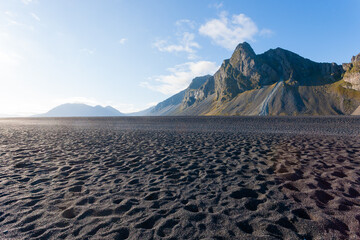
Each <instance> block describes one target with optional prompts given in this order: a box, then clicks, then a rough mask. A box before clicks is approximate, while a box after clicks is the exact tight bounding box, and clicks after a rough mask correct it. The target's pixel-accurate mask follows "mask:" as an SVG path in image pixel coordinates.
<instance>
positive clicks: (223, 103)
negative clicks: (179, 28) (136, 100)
mask: <svg viewBox="0 0 360 240" xmlns="http://www.w3.org/2000/svg"><path fill="white" fill-rule="evenodd" d="M356 59H357V57H353V61H352V64H350V65H349V66H348V69H344V68H343V66H339V65H337V64H335V63H316V62H313V61H311V60H309V59H306V58H303V57H301V56H299V55H297V54H295V53H293V52H290V51H287V50H284V49H281V48H276V49H270V50H268V51H266V52H265V53H263V54H259V55H256V54H255V52H254V51H253V49H252V48H251V46H250V45H249V44H248V43H246V42H245V43H242V44H239V45H238V46H237V47H236V49H235V51H234V53H233V54H232V56H231V58H230V59H227V60H224V61H223V63H222V65H221V67H220V69H219V70H218V71H217V72H216V73H215V74H214V76H206V77H202V78H201V79H202V81H203V84H202V85H201V84H195V85H193V83H192V84H191V85H190V86H189V88H188V89H186V90H184V91H182V92H180V93H178V94H176V95H175V96H173V97H171V98H169V99H167V100H165V101H164V102H162V103H159V104H158V105H157V106H156V107H155V108H154V109H153V111H152V112H151V115H338V114H351V113H353V112H354V111H355V109H356V108H357V107H358V106H359V105H360V91H357V89H356V86H357V85H356V83H353V82H354V80H351V83H349V82H346V79H347V78H346V77H347V76H350V77H352V78H351V79H354V77H353V75H350V73H351V74H354V72H355V74H356V73H357V72H356V71H357V66H358V65H357V60H356ZM359 59H360V57H359ZM355 63H356V64H355ZM346 66H347V65H346ZM354 69H355V70H354ZM348 72H350V73H348ZM356 76H357V75H356ZM342 78H344V79H342ZM355 78H356V77H355ZM194 81H195V79H194ZM200 83H201V82H200ZM359 83H360V81H359ZM354 86H355V87H354ZM175 99H176V101H175ZM170 102H171V104H169V103H170Z"/></svg>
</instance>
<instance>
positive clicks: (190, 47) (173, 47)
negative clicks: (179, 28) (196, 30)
mask: <svg viewBox="0 0 360 240" xmlns="http://www.w3.org/2000/svg"><path fill="white" fill-rule="evenodd" d="M194 39H195V35H194V34H193V33H189V32H184V33H183V35H182V38H181V39H180V40H179V43H178V44H169V43H168V42H167V41H166V40H158V41H156V42H155V43H154V46H155V47H156V48H157V49H158V50H159V51H161V52H170V53H172V52H186V53H188V54H189V55H188V58H189V59H194V58H196V55H195V53H196V49H198V48H200V45H199V44H198V43H197V42H195V41H194Z"/></svg>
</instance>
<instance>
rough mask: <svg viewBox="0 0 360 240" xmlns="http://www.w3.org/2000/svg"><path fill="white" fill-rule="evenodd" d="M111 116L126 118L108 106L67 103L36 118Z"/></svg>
mask: <svg viewBox="0 0 360 240" xmlns="http://www.w3.org/2000/svg"><path fill="white" fill-rule="evenodd" d="M110 116H124V114H123V113H121V112H119V111H118V110H117V109H115V108H113V107H111V106H107V107H102V106H100V105H96V106H94V107H92V106H89V105H86V104H84V103H65V104H62V105H59V106H57V107H54V108H53V109H51V110H50V111H48V112H47V113H44V114H39V115H36V116H35V117H110Z"/></svg>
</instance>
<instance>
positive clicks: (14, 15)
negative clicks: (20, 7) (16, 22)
mask: <svg viewBox="0 0 360 240" xmlns="http://www.w3.org/2000/svg"><path fill="white" fill-rule="evenodd" d="M4 14H5V15H6V16H8V17H16V14H15V13H13V12H10V11H6V12H4Z"/></svg>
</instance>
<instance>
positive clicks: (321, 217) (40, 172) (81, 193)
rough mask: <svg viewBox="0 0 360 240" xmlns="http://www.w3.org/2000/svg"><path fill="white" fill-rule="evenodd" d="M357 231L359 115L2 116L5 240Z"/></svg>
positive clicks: (1, 228)
mask: <svg viewBox="0 0 360 240" xmlns="http://www.w3.org/2000/svg"><path fill="white" fill-rule="evenodd" d="M3 238H5V239H7V238H9V239H29V238H34V239H204V238H207V239H307V240H308V239H359V238H360V118H355V117H340V118H339V117H330V118H325V117H322V118H314V117H309V118H285V117H283V118H280V117H277V118H264V117H252V118H251V117H249V118H236V117H228V118H225V117H211V118H210V117H209V118H205V117H202V118H190V117H181V118H171V117H164V118H160V117H159V118H156V117H153V118H141V117H139V118H89V119H85V118H74V119H13V120H11V119H10V120H9V119H2V120H0V239H3Z"/></svg>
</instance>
